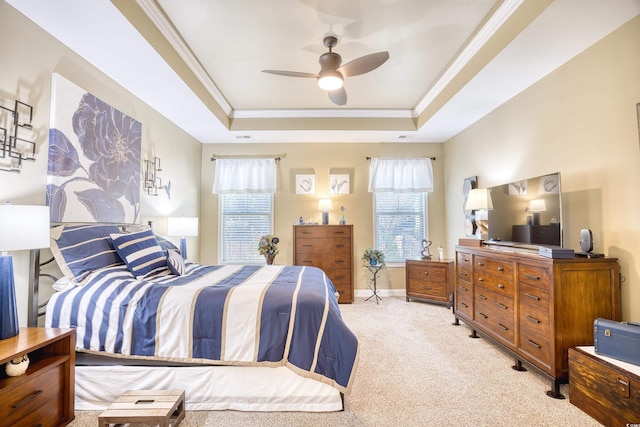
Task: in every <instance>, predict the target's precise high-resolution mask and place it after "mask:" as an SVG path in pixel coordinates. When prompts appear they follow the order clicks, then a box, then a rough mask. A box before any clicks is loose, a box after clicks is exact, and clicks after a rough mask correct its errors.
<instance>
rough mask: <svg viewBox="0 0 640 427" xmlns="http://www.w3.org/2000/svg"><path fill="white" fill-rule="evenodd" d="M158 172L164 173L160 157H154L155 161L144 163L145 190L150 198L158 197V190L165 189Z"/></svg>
mask: <svg viewBox="0 0 640 427" xmlns="http://www.w3.org/2000/svg"><path fill="white" fill-rule="evenodd" d="M158 172H162V168H160V157H154V158H153V161H151V160H145V161H144V189H145V190H147V194H148V195H150V196H157V195H158V190H160V189H162V188H164V186H163V185H162V178H160V177H159V176H158Z"/></svg>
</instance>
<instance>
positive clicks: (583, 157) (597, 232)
mask: <svg viewBox="0 0 640 427" xmlns="http://www.w3.org/2000/svg"><path fill="white" fill-rule="evenodd" d="M638 52H640V17H638V18H635V19H634V20H632V21H630V22H629V23H628V24H626V25H624V26H623V27H621V28H620V29H618V30H617V31H615V32H614V33H612V34H611V35H609V36H608V37H606V38H605V39H603V40H601V41H600V42H599V43H597V44H596V45H594V46H592V47H591V48H589V49H588V50H586V51H584V52H583V53H582V54H580V55H578V56H577V57H575V58H574V59H573V60H571V61H570V62H568V63H567V64H565V65H564V66H562V67H561V68H559V69H557V70H556V71H555V72H553V73H552V74H550V75H549V76H547V77H546V78H544V79H543V80H541V81H540V82H538V83H536V84H534V85H533V86H531V87H530V88H528V89H527V90H525V91H524V92H522V93H521V94H520V95H518V96H517V97H515V98H514V99H512V100H510V101H508V102H507V103H505V104H504V105H502V106H501V107H499V108H497V109H496V110H495V111H493V112H492V113H490V114H489V115H487V116H486V117H484V118H483V119H481V120H479V121H478V122H477V123H475V124H474V125H473V126H471V127H469V128H468V129H466V130H465V131H463V132H461V133H460V134H459V135H457V136H455V137H454V138H452V139H451V140H449V141H447V143H446V144H445V160H446V165H445V186H446V188H447V190H446V209H447V218H448V220H449V222H448V224H447V238H448V242H449V246H450V247H452V246H453V245H454V244H455V243H456V242H457V239H458V238H459V237H460V236H462V235H463V228H462V225H463V220H464V217H463V214H462V211H461V209H460V206H462V193H461V188H462V181H463V180H464V178H466V177H469V176H473V175H477V176H478V184H479V186H480V187H490V186H494V185H498V184H504V183H507V182H511V181H515V180H518V179H526V178H528V177H532V176H537V175H543V174H546V173H552V172H557V171H559V172H560V173H561V180H562V193H563V216H564V226H563V227H564V242H565V246H567V247H570V248H573V249H576V250H579V248H580V246H579V235H580V230H581V229H583V228H590V229H591V230H592V232H593V235H594V240H595V243H594V252H602V253H605V254H606V255H607V256H610V257H616V258H619V264H620V267H621V273H622V276H623V282H622V316H623V319H625V320H633V321H636V322H637V321H640V289H639V288H638V286H639V285H640V278H639V277H638V271H639V270H640V222H639V221H638V219H637V216H638V212H639V210H640V197H639V190H638V189H639V188H640V144H639V134H638V133H639V129H638V117H637V115H636V104H637V103H639V102H640V55H638Z"/></svg>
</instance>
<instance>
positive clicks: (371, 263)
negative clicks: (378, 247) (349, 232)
mask: <svg viewBox="0 0 640 427" xmlns="http://www.w3.org/2000/svg"><path fill="white" fill-rule="evenodd" d="M369 264H370V265H378V260H377V259H373V258H369Z"/></svg>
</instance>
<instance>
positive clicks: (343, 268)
mask: <svg viewBox="0 0 640 427" xmlns="http://www.w3.org/2000/svg"><path fill="white" fill-rule="evenodd" d="M293 264H294V265H309V266H313V267H318V268H321V269H322V270H324V272H325V273H326V274H327V277H329V279H331V281H332V282H333V284H334V286H335V287H336V290H337V291H338V293H339V294H340V297H339V299H338V302H340V303H350V302H353V274H354V269H353V225H294V226H293Z"/></svg>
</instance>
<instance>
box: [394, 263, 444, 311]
mask: <svg viewBox="0 0 640 427" xmlns="http://www.w3.org/2000/svg"><path fill="white" fill-rule="evenodd" d="M405 266H406V269H405V270H406V276H407V277H406V286H407V297H406V298H407V301H410V300H412V299H413V300H418V301H424V302H432V303H437V304H444V305H446V306H447V307H451V305H452V302H453V283H454V261H453V260H443V261H437V260H428V259H423V260H419V261H418V260H407V261H406V263H405Z"/></svg>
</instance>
